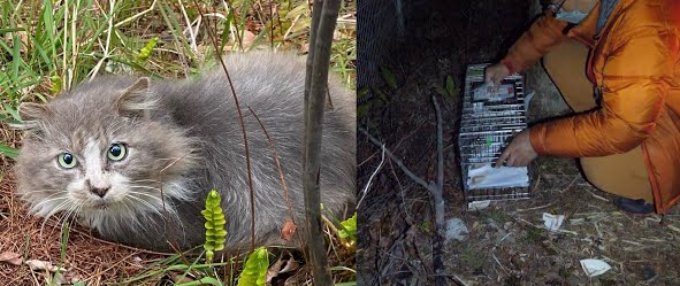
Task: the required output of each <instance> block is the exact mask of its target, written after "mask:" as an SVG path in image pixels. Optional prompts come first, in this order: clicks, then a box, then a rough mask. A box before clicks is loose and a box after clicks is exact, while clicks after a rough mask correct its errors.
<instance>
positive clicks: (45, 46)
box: [0, 0, 356, 285]
mask: <svg viewBox="0 0 680 286" xmlns="http://www.w3.org/2000/svg"><path fill="white" fill-rule="evenodd" d="M218 2H219V1H217V2H216V3H218ZM212 3H213V1H205V0H195V1H194V0H179V1H178V0H155V1H154V0H142V1H135V0H117V1H96V0H43V1H20V0H15V1H0V131H2V132H0V155H4V156H5V157H6V158H12V159H13V158H15V157H16V155H17V150H16V149H15V148H14V146H17V143H18V142H14V140H15V139H14V138H15V137H16V136H8V135H7V132H10V131H8V129H6V126H7V124H10V123H14V122H18V121H20V118H19V115H18V112H17V110H18V106H19V105H20V103H22V102H29V101H32V102H36V101H37V102H45V101H47V100H49V98H52V97H54V96H57V95H58V94H59V93H60V92H62V91H64V90H69V89H70V88H72V87H74V86H76V85H77V84H78V83H80V82H82V81H84V80H87V79H89V78H92V77H95V76H97V75H101V74H105V73H116V74H129V73H134V74H143V75H149V76H153V77H164V78H184V77H188V76H191V75H193V74H195V73H196V72H198V71H199V70H201V68H202V67H204V66H206V65H212V64H214V57H213V55H214V50H215V47H214V46H213V42H212V41H211V38H210V37H209V36H208V35H209V34H208V33H207V30H208V29H210V30H211V31H213V32H214V35H215V36H216V40H217V45H218V49H220V50H224V51H227V52H232V51H233V52H235V51H248V50H251V49H255V48H263V47H269V48H274V49H277V50H291V49H292V50H298V51H304V50H305V47H306V46H307V45H308V43H307V37H308V27H309V24H310V22H311V19H310V15H311V13H310V10H309V7H308V5H307V1H305V0H282V1H273V2H271V3H275V4H276V7H272V9H270V7H269V6H268V5H269V4H270V1H266V0H265V1H263V0H235V1H226V2H224V3H225V4H222V3H223V2H219V3H220V4H219V5H218V6H212ZM197 5H198V6H197ZM343 5H344V6H343V8H342V9H341V11H340V15H347V14H352V13H354V11H355V10H356V9H355V2H353V1H345V3H343ZM272 12H273V13H272ZM202 13H208V14H211V15H212V16H205V17H202V18H201V21H200V27H199V29H198V30H197V33H191V32H189V30H188V29H187V27H188V23H192V24H193V25H194V27H196V26H195V24H197V23H198V22H197V21H198V19H199V16H200V15H201V14H202ZM339 22H340V24H338V31H337V39H336V41H335V42H334V45H333V54H332V57H331V62H332V67H331V68H332V70H333V71H334V72H335V73H337V74H338V75H339V76H340V77H341V78H342V80H343V82H344V83H345V84H346V85H347V86H348V87H349V88H352V89H353V88H354V86H355V62H356V41H355V37H356V25H355V23H354V22H353V21H352V20H348V19H342V20H341V21H339ZM2 129H4V130H2ZM3 132H4V134H3ZM16 138H20V136H18V137H16ZM0 157H2V156H0ZM2 171H3V170H0V172H2ZM67 241H68V236H65V237H62V242H63V245H62V253H61V255H62V257H61V259H60V258H58V257H55V260H59V261H64V259H65V258H64V257H63V256H64V253H65V249H66V248H67V247H68V245H67ZM199 259H200V257H199V258H191V259H187V258H186V257H184V256H182V255H180V254H178V255H175V256H171V257H168V258H166V259H162V260H160V261H158V262H157V263H155V264H154V265H153V266H152V267H150V268H149V269H145V270H143V271H140V273H139V274H137V275H136V276H134V277H129V278H121V280H119V281H106V283H109V284H110V283H120V284H121V285H126V284H137V283H140V282H143V281H148V280H154V279H160V278H159V277H161V276H163V275H164V274H165V273H168V272H171V271H183V272H184V273H185V274H189V273H191V274H192V275H195V276H196V277H199V278H203V279H205V280H200V281H201V282H205V283H206V284H211V285H230V284H228V283H227V281H234V279H233V278H234V277H238V274H235V273H227V274H226V276H228V277H231V278H227V279H224V280H223V279H222V278H221V277H220V276H219V275H218V273H217V272H218V271H216V269H218V268H221V267H225V266H226V265H233V264H234V263H237V262H238V264H240V265H243V258H229V259H226V260H223V261H222V262H218V263H211V264H202V263H201V262H200V261H199ZM189 261H193V262H189ZM336 267H339V268H335V269H349V270H350V272H353V270H351V268H349V267H353V265H339V266H336ZM229 269H232V268H229ZM334 272H347V270H338V271H334ZM123 279H124V280H123ZM351 283H352V282H350V284H351ZM194 284H199V282H194V283H193V284H192V283H188V284H186V285H194ZM348 285H349V284H348Z"/></svg>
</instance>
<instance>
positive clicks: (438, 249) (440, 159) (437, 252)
mask: <svg viewBox="0 0 680 286" xmlns="http://www.w3.org/2000/svg"><path fill="white" fill-rule="evenodd" d="M432 103H433V104H434V111H435V115H436V116H437V185H436V186H435V187H434V188H432V189H431V190H430V192H431V193H432V198H433V200H434V215H435V226H436V228H437V234H438V235H439V237H438V238H436V239H435V240H434V243H433V246H434V251H433V253H432V256H433V257H432V262H433V270H434V274H435V275H437V276H436V277H435V285H445V284H446V279H445V278H444V277H443V276H441V275H442V274H444V273H443V272H444V269H443V268H444V263H443V262H442V243H443V241H444V239H443V234H444V231H445V229H444V195H443V192H444V152H443V149H444V147H443V146H444V144H443V143H442V141H443V136H444V135H443V131H442V129H443V128H442V112H441V109H440V108H439V104H438V103H437V98H436V97H435V96H432Z"/></svg>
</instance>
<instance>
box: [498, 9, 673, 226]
mask: <svg viewBox="0 0 680 286" xmlns="http://www.w3.org/2000/svg"><path fill="white" fill-rule="evenodd" d="M599 12H600V5H599V3H598V4H596V5H595V7H594V8H593V10H592V11H591V12H590V14H589V15H588V16H587V17H586V18H585V19H584V20H583V21H582V22H581V23H580V24H578V25H576V26H574V27H573V28H572V27H570V26H569V25H568V23H566V22H563V21H559V20H556V19H555V18H554V17H553V15H552V13H551V12H546V14H545V15H543V16H541V17H540V18H539V19H538V20H537V21H536V22H535V23H534V24H533V25H532V26H531V28H530V29H529V30H528V31H527V32H526V33H524V35H522V37H520V39H519V40H518V41H517V42H516V43H515V44H514V45H513V46H512V47H511V49H510V50H509V52H508V54H507V56H506V57H505V58H504V59H503V60H502V62H503V63H504V64H505V65H506V66H508V67H509V68H510V69H511V70H512V71H521V70H524V69H526V68H527V67H529V66H531V65H532V64H534V63H536V62H537V61H538V60H539V59H540V58H541V57H542V56H543V55H544V54H546V53H547V51H548V50H549V49H550V48H551V47H553V46H555V45H557V44H559V43H560V42H562V41H564V40H565V39H567V38H572V39H575V40H578V41H580V42H582V43H583V44H585V45H587V46H588V47H590V49H591V52H590V55H589V58H588V66H587V67H586V70H587V73H588V77H589V78H590V81H591V82H593V84H594V85H595V86H597V87H598V88H600V90H601V91H602V103H601V108H598V109H596V110H594V111H591V112H588V113H583V114H579V115H575V116H572V117H568V118H564V119H560V120H554V121H550V122H546V123H543V124H538V125H535V126H533V127H531V129H530V137H531V144H532V145H533V147H534V149H535V150H536V152H537V153H539V154H541V155H554V156H563V157H593V156H604V155H611V154H617V153H624V152H627V151H629V150H631V149H633V148H635V147H637V146H639V145H641V147H642V152H643V154H644V157H645V165H646V166H647V170H648V173H649V180H650V184H651V186H652V191H653V195H654V202H655V206H656V212H657V213H665V212H666V211H668V210H669V209H670V207H672V206H673V205H674V204H676V203H677V202H678V201H679V200H680V0H620V1H619V3H618V5H617V7H616V8H615V10H614V11H613V12H612V14H611V16H610V17H609V18H608V20H607V23H606V24H605V26H604V28H603V29H602V31H601V32H600V34H599V35H595V26H596V23H597V18H598V16H599Z"/></svg>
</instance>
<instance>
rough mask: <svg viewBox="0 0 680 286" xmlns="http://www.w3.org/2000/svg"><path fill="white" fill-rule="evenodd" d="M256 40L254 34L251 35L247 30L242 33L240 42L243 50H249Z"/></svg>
mask: <svg viewBox="0 0 680 286" xmlns="http://www.w3.org/2000/svg"><path fill="white" fill-rule="evenodd" d="M256 38H257V37H256V36H255V34H253V32H251V31H248V30H246V31H244V32H243V40H242V41H241V44H242V45H243V49H248V48H250V46H252V45H253V43H255V39H256Z"/></svg>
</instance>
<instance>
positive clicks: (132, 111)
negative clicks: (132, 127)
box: [115, 77, 158, 117]
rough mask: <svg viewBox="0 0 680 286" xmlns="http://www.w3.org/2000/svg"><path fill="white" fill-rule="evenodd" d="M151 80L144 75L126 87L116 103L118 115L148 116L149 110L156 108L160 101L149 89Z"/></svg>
mask: <svg viewBox="0 0 680 286" xmlns="http://www.w3.org/2000/svg"><path fill="white" fill-rule="evenodd" d="M150 83H151V80H150V79H149V78H148V77H142V78H140V79H138V80H137V81H136V82H135V83H133V84H132V85H131V86H130V87H128V88H127V89H125V91H123V93H121V94H120V96H119V97H118V99H117V100H116V103H115V105H116V106H115V108H116V111H117V112H118V115H120V116H125V117H144V116H148V114H149V111H151V110H153V109H155V108H156V105H157V103H158V101H157V99H156V98H155V96H153V93H152V92H151V90H150V89H149V85H150Z"/></svg>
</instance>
